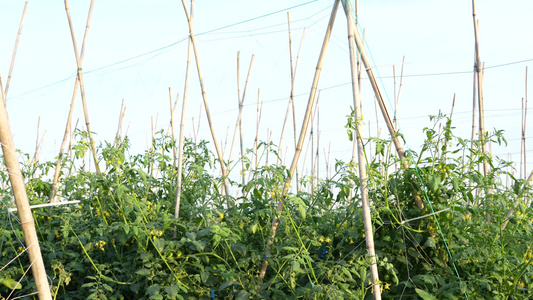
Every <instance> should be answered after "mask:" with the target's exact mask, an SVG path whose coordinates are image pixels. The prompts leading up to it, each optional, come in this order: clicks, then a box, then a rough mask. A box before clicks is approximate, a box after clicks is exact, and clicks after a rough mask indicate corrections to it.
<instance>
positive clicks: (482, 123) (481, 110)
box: [472, 0, 490, 177]
mask: <svg viewBox="0 0 533 300" xmlns="http://www.w3.org/2000/svg"><path fill="white" fill-rule="evenodd" d="M472 17H473V20H474V39H475V52H476V53H475V60H476V61H475V65H474V68H475V72H476V78H477V101H478V108H479V139H480V141H481V149H482V151H483V153H484V154H488V152H487V145H486V141H485V108H484V104H483V74H482V66H481V59H480V56H479V33H478V31H479V22H478V20H477V19H476V0H472ZM489 170H490V166H489V163H488V162H487V160H486V159H484V160H483V173H484V175H485V177H486V176H487V174H488V172H489Z"/></svg>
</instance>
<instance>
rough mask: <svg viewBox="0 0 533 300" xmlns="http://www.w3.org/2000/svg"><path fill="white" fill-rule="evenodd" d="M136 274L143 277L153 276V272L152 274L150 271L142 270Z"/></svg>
mask: <svg viewBox="0 0 533 300" xmlns="http://www.w3.org/2000/svg"><path fill="white" fill-rule="evenodd" d="M135 274H137V275H141V276H149V275H150V274H152V272H150V270H148V269H140V270H138V271H137V272H135Z"/></svg>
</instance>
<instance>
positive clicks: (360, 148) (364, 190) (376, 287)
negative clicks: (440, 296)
mask: <svg viewBox="0 0 533 300" xmlns="http://www.w3.org/2000/svg"><path fill="white" fill-rule="evenodd" d="M342 6H343V8H344V12H345V14H346V18H347V23H348V41H349V45H350V63H351V74H352V89H353V91H352V92H353V99H354V107H355V109H354V113H355V128H356V130H355V138H354V140H356V141H357V155H358V162H359V178H360V186H361V202H362V209H363V223H364V228H365V239H366V246H367V249H368V254H369V256H370V274H371V278H372V287H373V295H374V299H375V300H380V299H381V289H380V282H379V274H378V266H377V259H376V250H375V246H374V234H373V229H372V217H371V215H370V201H369V198H368V187H367V184H368V178H367V174H366V160H365V150H364V145H363V138H364V137H363V131H362V130H360V129H359V127H360V126H362V120H363V115H362V111H361V109H360V107H361V94H360V92H359V85H358V79H357V58H356V56H355V55H356V54H355V49H356V45H355V40H354V32H355V31H356V30H355V22H354V16H353V14H352V10H351V7H350V6H351V1H349V0H348V1H343V2H342Z"/></svg>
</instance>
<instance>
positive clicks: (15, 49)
mask: <svg viewBox="0 0 533 300" xmlns="http://www.w3.org/2000/svg"><path fill="white" fill-rule="evenodd" d="M27 7H28V1H26V3H25V4H24V11H22V18H21V19H20V25H19V31H18V32H17V39H16V41H15V47H14V49H13V56H12V57H11V65H10V66H9V73H8V74H7V82H6V89H5V91H4V101H7V92H8V90H9V83H10V82H11V74H13V66H14V65H15V56H16V55H17V48H18V45H19V39H20V34H21V32H22V24H23V23H24V17H25V16H26V8H27Z"/></svg>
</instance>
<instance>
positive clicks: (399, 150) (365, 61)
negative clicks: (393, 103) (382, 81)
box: [353, 28, 424, 209]
mask: <svg viewBox="0 0 533 300" xmlns="http://www.w3.org/2000/svg"><path fill="white" fill-rule="evenodd" d="M353 30H354V32H353V34H354V38H355V43H356V44H357V48H358V49H359V53H360V55H361V60H362V61H363V64H364V65H365V68H366V73H367V75H368V79H369V80H370V83H371V85H372V88H373V89H374V93H375V95H376V99H377V101H378V104H379V107H380V109H381V113H382V114H383V119H384V120H385V124H386V125H387V129H388V130H389V134H390V135H391V138H392V142H393V143H394V147H395V148H396V152H397V153H398V157H400V159H401V160H402V166H403V168H404V169H408V168H409V162H408V160H407V157H406V156H405V152H404V150H403V145H402V143H401V141H400V139H399V136H398V133H397V132H396V130H394V126H393V124H392V120H391V118H390V116H389V113H388V111H387V107H386V106H385V101H384V100H383V96H382V95H381V92H380V90H379V86H378V83H377V81H376V78H375V76H374V72H373V71H372V65H371V64H370V60H369V59H368V55H367V54H366V50H365V48H364V46H363V42H362V41H361V37H360V36H359V32H358V31H356V30H355V28H354V29H353ZM414 200H415V203H416V206H417V207H418V208H419V209H423V208H424V203H423V202H422V199H421V198H420V196H419V195H418V194H415V197H414Z"/></svg>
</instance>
